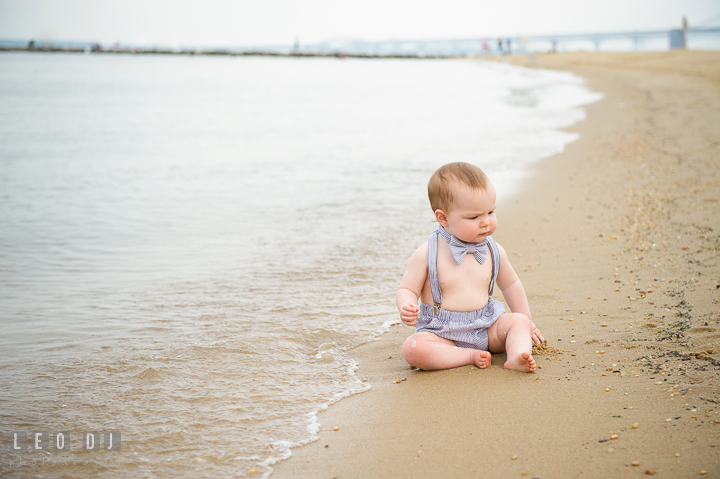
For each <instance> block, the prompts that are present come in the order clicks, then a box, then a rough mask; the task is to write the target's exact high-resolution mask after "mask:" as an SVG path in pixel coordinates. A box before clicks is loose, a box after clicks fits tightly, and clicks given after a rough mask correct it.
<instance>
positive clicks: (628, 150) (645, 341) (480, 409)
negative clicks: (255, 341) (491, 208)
mask: <svg viewBox="0 0 720 479" xmlns="http://www.w3.org/2000/svg"><path fill="white" fill-rule="evenodd" d="M503 60H504V59H503ZM508 63H511V64H515V65H521V66H530V67H539V68H547V69H558V70H564V71H570V72H572V73H575V74H577V75H579V76H581V77H583V78H585V79H586V80H587V86H588V87H589V88H590V89H592V90H593V91H598V92H601V93H603V94H604V95H605V97H604V98H603V99H602V100H600V101H598V102H596V103H593V104H590V105H585V106H584V108H585V110H586V112H587V116H586V120H584V121H582V122H580V123H578V124H576V125H574V126H573V127H570V128H567V129H565V130H566V131H573V132H579V133H580V135H581V138H580V140H578V141H576V142H573V143H570V144H568V145H566V147H565V151H564V152H563V153H561V154H558V155H554V156H552V157H549V158H545V159H543V160H540V161H538V162H535V163H532V164H531V165H529V167H528V170H529V171H530V173H529V174H528V175H527V176H526V178H525V179H523V180H521V181H522V187H521V190H525V192H526V193H524V194H523V196H519V195H515V196H513V198H512V199H511V201H509V202H506V204H504V205H502V209H503V210H504V211H503V213H502V215H503V216H501V217H500V226H499V228H498V232H497V233H496V235H495V236H496V238H497V240H498V241H499V242H500V243H501V244H503V246H505V248H506V250H507V251H508V254H509V255H510V258H511V260H512V262H513V265H514V267H515V269H516V270H518V272H519V274H520V276H521V279H522V281H523V283H524V285H525V288H526V290H527V291H528V298H529V300H530V304H531V307H532V310H533V316H534V319H535V321H536V323H537V324H538V326H539V327H540V328H541V330H542V331H543V333H544V334H545V336H546V338H547V339H548V343H547V346H546V347H545V348H541V349H539V350H536V352H535V353H534V354H535V357H536V360H537V361H538V365H539V366H541V368H539V369H538V371H537V372H536V373H535V374H530V375H523V374H522V373H515V372H510V371H506V370H503V369H502V362H503V361H504V355H498V354H496V355H493V365H492V366H491V368H489V369H488V370H485V371H478V370H477V369H475V368H474V367H471V366H468V367H463V368H457V369H453V370H446V371H432V372H421V371H412V370H410V369H409V367H408V365H407V364H406V363H405V362H404V360H403V359H402V354H401V351H400V348H401V346H402V342H403V341H404V339H405V337H407V336H408V335H410V334H411V333H412V328H405V327H404V326H402V325H397V326H393V327H391V328H390V331H389V332H387V333H385V334H384V335H382V336H381V338H380V339H379V340H378V341H374V342H371V343H368V344H365V345H362V346H360V347H358V348H356V349H355V350H354V351H353V356H354V357H355V359H357V360H358V361H359V364H360V368H359V370H358V372H357V375H358V377H359V378H361V379H367V380H368V381H369V382H370V383H371V384H372V389H370V390H369V391H367V392H365V393H363V394H356V395H353V396H350V397H348V398H345V399H343V400H342V401H339V402H336V403H334V404H333V405H331V406H330V408H329V409H328V410H326V411H324V412H322V413H320V414H319V415H318V421H319V422H320V424H321V431H320V440H319V441H316V442H314V443H311V444H309V445H306V446H303V447H300V448H295V449H293V451H292V452H293V456H292V457H291V458H290V459H289V460H287V461H283V462H280V463H278V464H276V465H275V466H274V469H275V471H274V473H273V477H279V478H282V477H335V476H337V477H443V476H444V477H474V476H476V475H477V474H479V473H481V472H482V471H485V472H487V471H492V474H493V475H496V476H500V477H514V476H519V477H522V476H523V473H524V474H525V475H528V477H576V476H578V475H580V474H583V473H588V472H590V471H592V472H593V473H594V474H598V475H601V476H605V475H611V476H612V475H620V476H625V475H629V474H641V473H643V472H645V471H646V470H651V471H653V472H657V473H663V474H664V475H665V476H666V477H677V476H682V477H686V476H688V475H691V474H692V475H696V474H699V473H700V471H705V472H707V473H708V475H706V476H705V477H720V454H718V451H719V450H720V449H717V448H718V447H720V414H718V413H719V412H720V388H719V387H718V385H720V377H718V371H720V367H718V364H720V341H719V340H718V338H720V318H719V317H718V314H717V312H716V311H713V307H715V309H717V307H716V306H713V305H715V304H718V297H719V296H718V293H717V290H718V288H717V287H716V284H720V268H719V267H718V262H717V250H718V245H719V244H720V241H719V237H718V233H717V231H719V230H720V221H719V218H718V213H717V211H716V210H717V204H718V201H720V198H719V197H718V194H717V191H718V185H720V181H719V180H718V175H717V169H718V168H717V166H718V163H720V161H719V160H718V159H717V153H718V149H719V148H718V146H720V132H719V131H718V126H717V125H720V122H719V121H718V120H720V118H718V116H720V114H719V113H718V111H719V109H718V106H719V105H720V91H719V89H718V87H717V85H718V84H719V82H720V67H717V66H716V65H720V53H718V52H657V53H629V54H612V53H598V54H588V53H568V54H554V55H532V56H526V57H520V56H518V57H513V58H512V59H511V61H509V62H508ZM508 203H510V204H508ZM539 233H540V234H539ZM670 233H672V234H670ZM560 252H562V253H563V254H562V257H560V254H559V253H560ZM586 298H587V299H586ZM658 383H659V384H658ZM715 421H718V422H717V423H716V422H715ZM635 424H637V427H633V425H635ZM336 426H337V427H338V430H337V431H334V430H333V429H334V427H336ZM473 433H474V435H473ZM614 436H616V437H614ZM475 456H477V457H475ZM513 458H514V459H513ZM634 462H637V463H639V466H634V465H633V463H634ZM595 471H597V472H595Z"/></svg>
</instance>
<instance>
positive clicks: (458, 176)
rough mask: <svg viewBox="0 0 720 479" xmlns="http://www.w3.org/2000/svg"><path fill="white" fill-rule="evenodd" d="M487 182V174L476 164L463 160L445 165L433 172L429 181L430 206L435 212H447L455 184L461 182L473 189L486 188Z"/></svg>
mask: <svg viewBox="0 0 720 479" xmlns="http://www.w3.org/2000/svg"><path fill="white" fill-rule="evenodd" d="M453 183H454V184H453ZM487 183H488V179H487V175H485V173H483V171H482V170H481V169H480V168H478V167H477V166H475V165H471V164H470V163H464V162H461V161H458V162H455V163H448V164H447V165H443V166H441V167H440V168H438V170H437V171H436V172H435V173H433V175H432V176H431V177H430V181H429V182H428V197H429V198H430V207H431V208H432V210H433V212H434V211H437V210H443V211H445V212H446V213H447V212H448V211H449V210H450V205H451V204H452V202H453V199H454V198H453V187H454V186H456V185H457V184H461V185H465V186H468V187H470V188H472V189H476V190H485V189H486V188H487Z"/></svg>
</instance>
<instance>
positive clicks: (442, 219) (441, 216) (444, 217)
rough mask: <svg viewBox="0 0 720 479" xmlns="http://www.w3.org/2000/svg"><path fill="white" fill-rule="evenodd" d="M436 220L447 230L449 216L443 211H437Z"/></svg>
mask: <svg viewBox="0 0 720 479" xmlns="http://www.w3.org/2000/svg"><path fill="white" fill-rule="evenodd" d="M435 219H436V220H437V222H438V223H440V224H441V225H442V227H443V228H447V225H448V221H447V214H445V212H444V211H443V210H441V209H437V210H435Z"/></svg>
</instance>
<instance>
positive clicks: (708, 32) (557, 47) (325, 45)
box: [0, 24, 720, 58]
mask: <svg viewBox="0 0 720 479" xmlns="http://www.w3.org/2000/svg"><path fill="white" fill-rule="evenodd" d="M698 39H710V41H711V42H713V45H717V46H714V47H713V49H720V27H702V28H698V27H696V28H688V27H687V25H686V24H683V28H682V29H671V30H651V31H628V32H609V33H574V34H559V35H550V34H542V35H516V36H501V37H498V36H495V37H479V38H462V39H446V40H386V41H377V42H370V41H364V40H329V41H324V42H320V43H315V44H306V45H302V46H300V44H299V42H297V41H296V42H295V44H294V45H293V46H285V47H283V46H279V47H278V46H274V47H260V48H242V47H238V48H167V47H135V46H126V45H118V44H115V45H113V46H111V47H103V46H102V45H100V44H98V43H84V42H57V43H47V42H40V41H35V40H30V41H19V40H4V41H3V40H0V51H38V52H72V53H108V54H128V53H130V54H161V55H227V56H288V57H338V58H345V57H355V58H457V57H466V56H477V55H498V54H501V55H502V54H515V53H519V54H522V53H533V52H554V51H578V50H596V51H600V50H602V48H603V45H608V44H614V45H615V46H616V48H615V50H616V51H623V50H624V51H632V50H640V49H643V48H645V49H650V50H667V49H675V48H685V47H686V45H687V44H688V42H689V41H690V40H698ZM619 44H620V45H623V47H622V48H620V49H619V50H618V48H617V45H619ZM649 44H651V45H653V48H646V47H647V46H648V45H649Z"/></svg>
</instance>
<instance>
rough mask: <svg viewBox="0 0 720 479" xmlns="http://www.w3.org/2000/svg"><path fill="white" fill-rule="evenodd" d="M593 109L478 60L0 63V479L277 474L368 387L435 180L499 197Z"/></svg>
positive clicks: (556, 77) (582, 93)
mask: <svg viewBox="0 0 720 479" xmlns="http://www.w3.org/2000/svg"><path fill="white" fill-rule="evenodd" d="M595 99H597V94H593V93H590V92H589V91H587V90H586V89H585V87H584V86H583V82H582V80H581V79H579V78H577V77H574V76H572V75H570V74H566V73H558V72H547V71H539V70H527V69H520V68H514V67H510V66H508V65H502V64H483V63H478V62H472V61H422V60H337V59H291V58H230V57H221V58H213V57H181V56H131V55H118V56H113V55H69V54H68V55H65V54H0V330H1V331H2V334H1V336H0V348H1V350H2V357H1V358H0V418H1V420H0V424H1V426H0V432H2V434H3V436H2V444H1V445H2V447H3V448H4V452H3V455H2V456H0V474H2V475H6V474H8V475H13V476H18V477H31V476H32V477H35V476H36V475H60V474H62V475H63V476H64V477H68V478H74V477H77V478H81V477H89V476H95V475H100V474H103V475H112V476H113V477H132V478H135V477H153V476H173V477H193V478H195V477H228V476H240V477H243V476H245V475H246V474H247V471H248V470H250V469H255V470H256V471H258V472H259V473H261V474H264V475H266V476H267V475H268V474H269V473H270V472H271V470H272V469H271V466H272V464H273V463H274V462H275V461H277V460H279V459H281V458H284V457H287V456H288V455H289V454H290V450H289V447H290V446H295V445H298V444H303V443H306V442H308V441H312V440H313V439H315V437H316V436H315V433H316V432H317V428H318V423H317V417H316V414H317V412H318V411H319V410H322V409H323V408H325V407H326V406H327V404H329V403H331V402H333V401H336V400H338V399H340V398H342V397H345V396H347V395H349V394H353V393H356V392H360V391H364V390H366V389H367V388H368V387H370V386H369V385H368V384H366V383H362V382H361V381H360V380H359V379H358V377H357V376H356V375H355V369H356V362H355V361H354V359H353V356H352V348H353V347H355V346H357V345H359V344H362V343H363V342H367V341H370V340H372V339H373V338H375V337H377V336H378V335H379V334H381V333H382V332H383V331H384V330H385V329H386V328H387V326H388V325H390V324H392V323H394V322H397V321H398V319H397V312H396V309H395V305H394V295H395V289H396V287H397V284H398V282H399V280H400V277H401V275H402V272H403V269H404V266H405V262H406V260H407V258H408V257H409V255H410V253H411V252H412V251H413V250H414V248H415V247H417V246H418V245H419V244H420V243H421V242H422V241H424V238H425V237H426V235H427V234H428V233H429V232H430V231H431V230H432V229H434V227H435V226H434V224H433V223H432V213H431V211H430V208H429V206H428V204H427V198H426V194H425V185H426V183H427V180H428V179H429V177H430V175H431V174H432V172H433V171H434V170H435V169H436V168H437V167H439V166H440V165H442V164H443V163H446V162H449V161H468V162H472V163H475V164H477V165H479V166H480V167H482V168H484V169H486V171H488V172H490V173H491V175H494V176H493V178H494V179H495V183H496V186H498V189H499V190H500V192H501V193H503V192H504V193H506V194H507V193H509V192H511V191H512V188H513V184H514V183H513V181H512V177H513V172H518V171H522V165H524V164H526V163H528V162H531V161H534V160H537V159H539V158H541V157H544V156H547V155H550V154H553V153H555V152H558V151H560V150H561V149H562V147H563V145H564V144H566V143H568V142H569V141H572V140H574V139H576V138H577V135H575V134H571V133H567V132H561V131H558V128H562V127H565V126H569V125H571V124H573V123H575V122H577V121H578V120H580V119H582V118H583V111H582V109H580V108H578V106H579V105H581V104H583V103H587V102H589V101H593V100H595ZM503 178H506V179H504V180H503ZM498 183H502V184H501V185H499V184H498ZM501 199H502V196H501ZM501 211H502V203H500V209H499V212H500V214H502V213H501ZM113 430H117V431H120V432H121V434H122V450H121V451H115V452H106V451H98V452H83V451H81V450H80V442H81V440H82V434H83V432H84V431H100V432H104V431H113ZM11 431H27V432H32V431H47V432H51V433H52V432H55V431H66V432H68V433H69V442H70V443H71V446H72V447H73V449H72V450H71V451H70V452H64V453H63V452H56V451H53V449H52V448H51V449H50V450H49V451H47V452H20V453H9V452H8V447H9V446H10V440H9V439H8V437H9V436H8V434H9V433H10V432H11ZM32 460H35V463H32V462H30V461H32ZM19 461H25V463H24V464H21V463H19Z"/></svg>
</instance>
